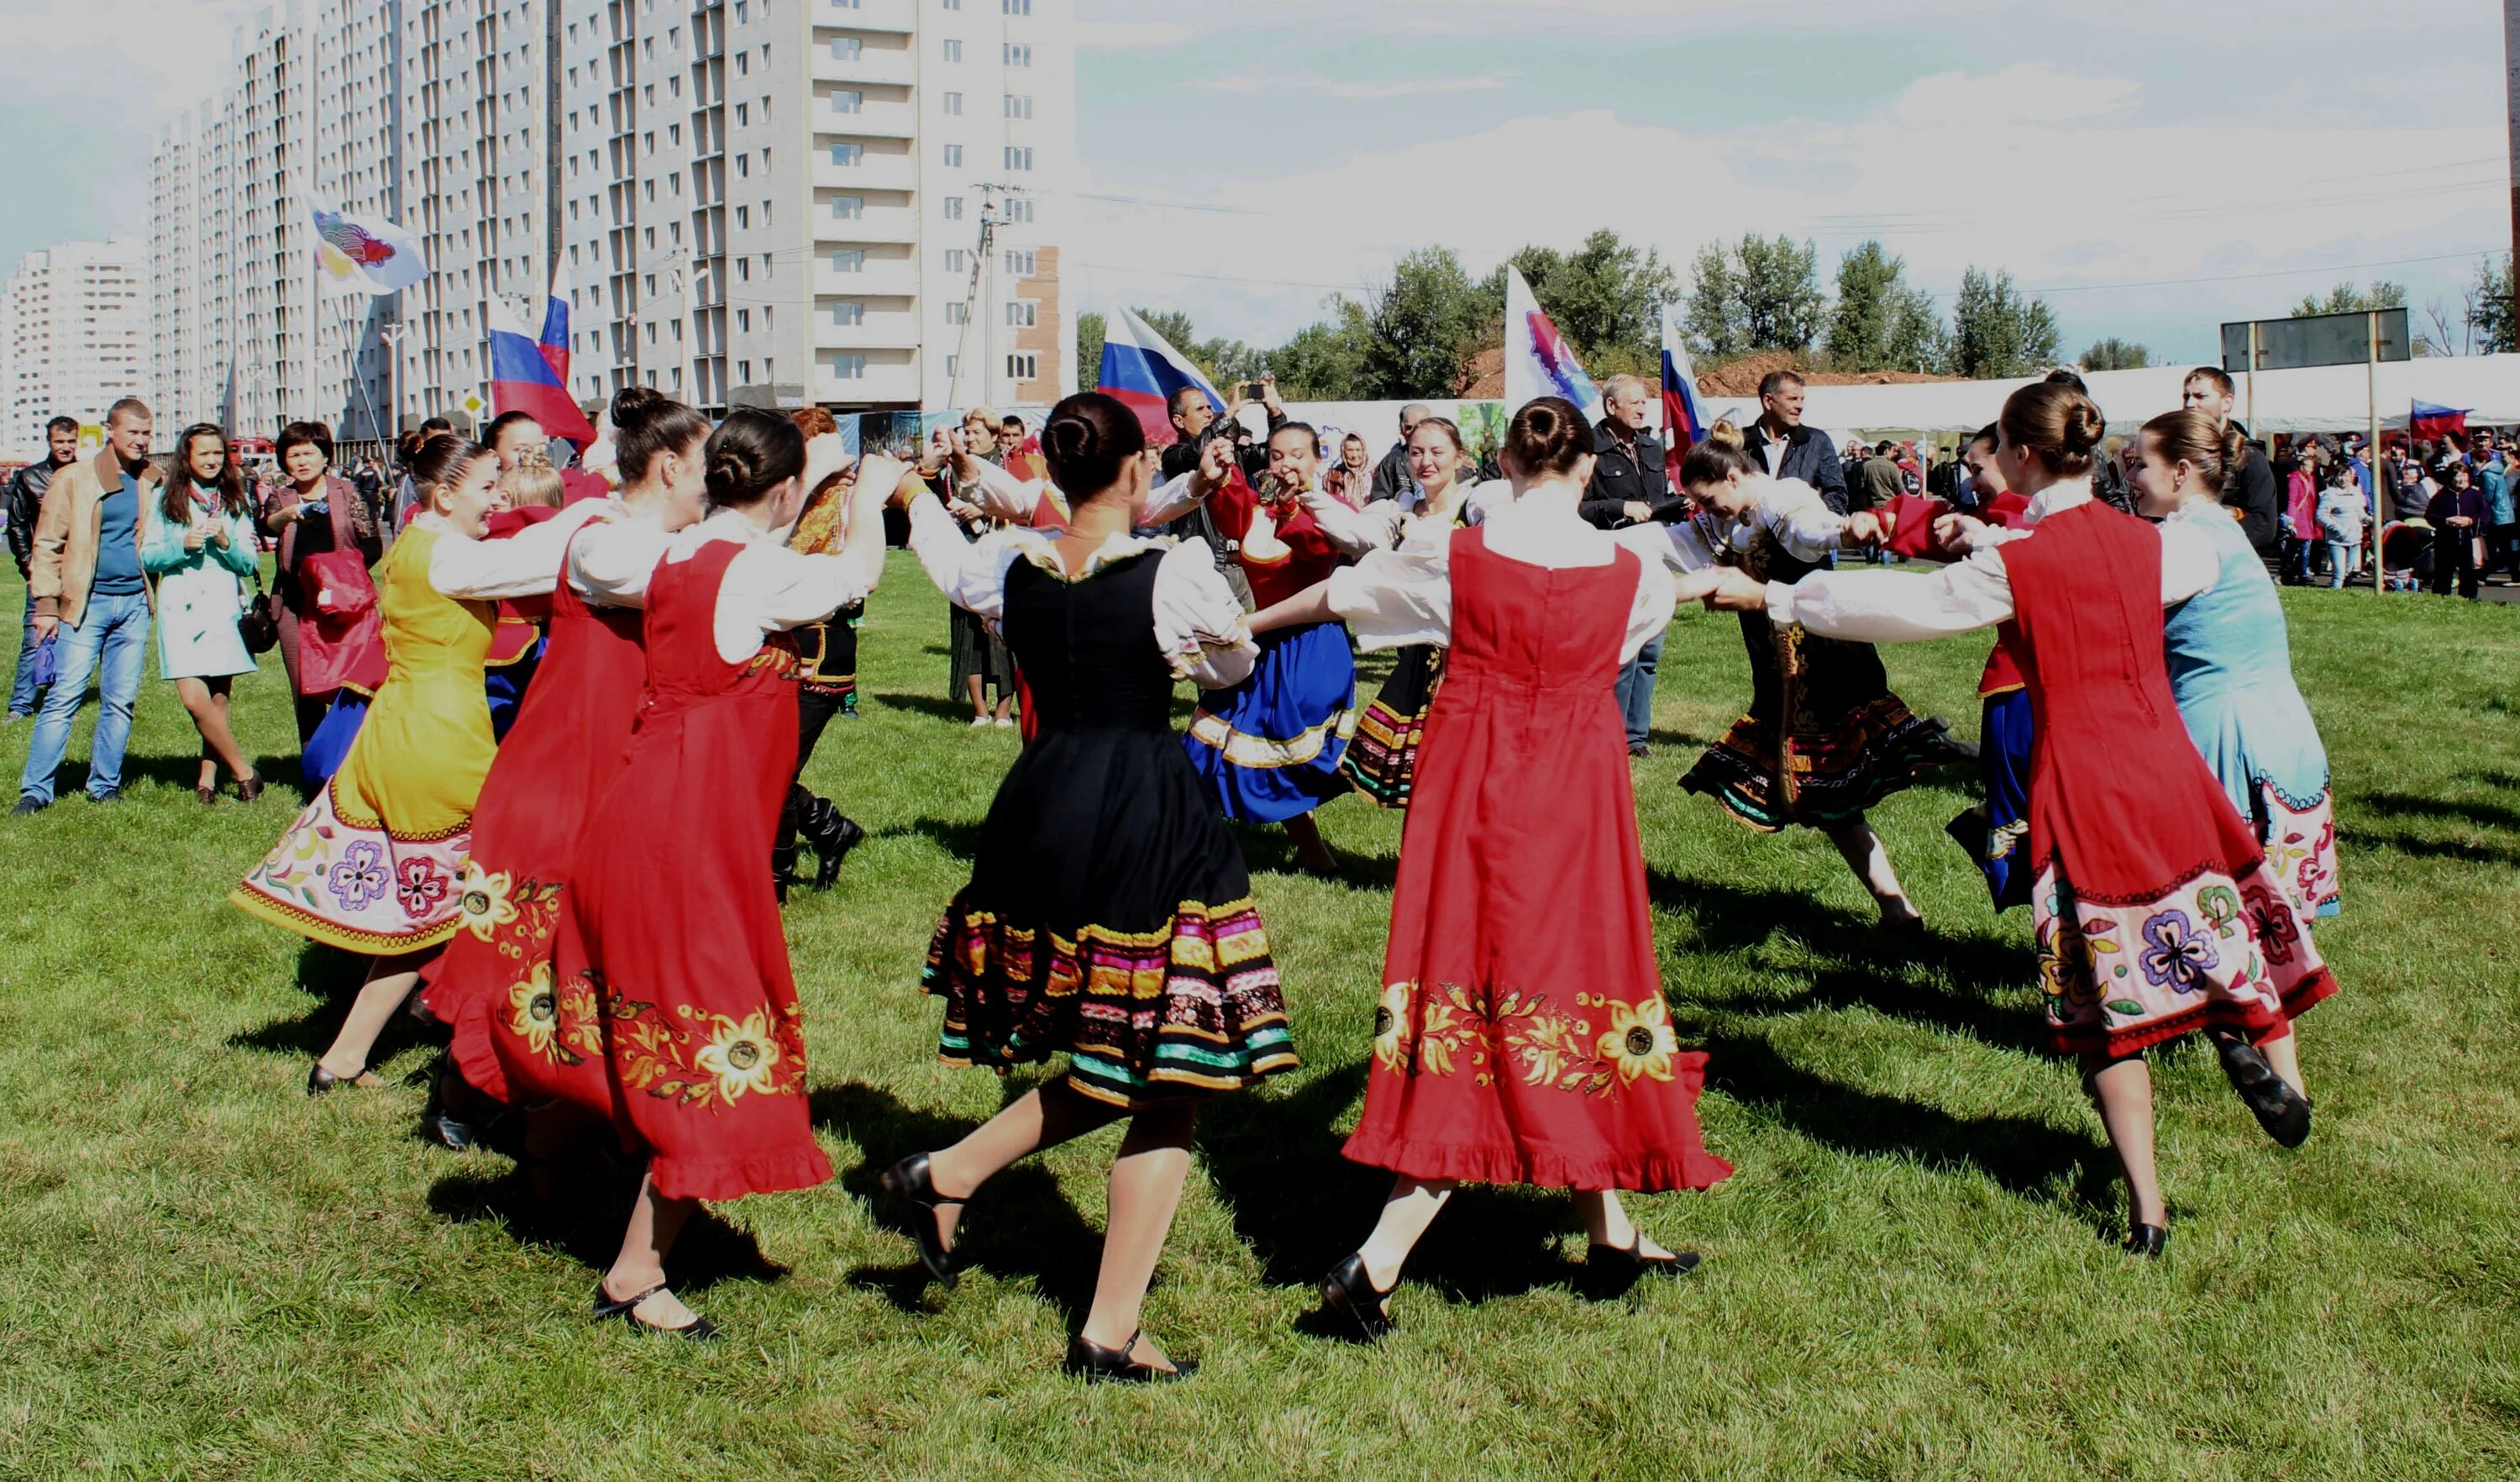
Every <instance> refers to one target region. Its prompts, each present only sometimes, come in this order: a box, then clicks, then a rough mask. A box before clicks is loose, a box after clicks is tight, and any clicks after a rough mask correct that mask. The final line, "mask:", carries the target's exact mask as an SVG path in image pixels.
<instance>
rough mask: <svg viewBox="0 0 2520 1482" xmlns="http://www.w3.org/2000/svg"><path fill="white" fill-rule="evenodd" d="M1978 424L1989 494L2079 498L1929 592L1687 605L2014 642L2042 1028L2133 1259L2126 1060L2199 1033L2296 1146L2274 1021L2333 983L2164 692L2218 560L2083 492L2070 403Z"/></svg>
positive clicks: (2140, 1100) (2016, 395)
mask: <svg viewBox="0 0 2520 1482" xmlns="http://www.w3.org/2000/svg"><path fill="white" fill-rule="evenodd" d="M1997 427H1998V428H1999V430H2000V432H2001V434H2002V437H2003V443H2002V446H2001V448H2000V449H1999V451H1998V453H1997V458H1998V459H1999V460H2000V462H2001V463H2002V466H2003V473H2004V478H2005V481H2006V482H2007V484H2008V485H2009V486H2010V487H2011V488H2012V489H2013V490H2014V491H2015V492H2018V493H2021V494H2024V495H2026V496H2029V497H2030V498H2031V500H2032V503H2033V505H2034V506H2037V505H2038V504H2039V502H2040V496H2041V495H2042V494H2043V493H2045V492H2047V491H2049V490H2051V489H2053V488H2054V487H2055V486H2057V485H2058V484H2060V483H2068V482H2071V483H2079V484H2080V494H2079V497H2073V496H2072V495H2070V493H2069V495H2068V497H2067V498H2066V499H2064V500H2062V501H2050V502H2049V506H2048V513H2047V514H2045V516H2043V517H2042V519H2041V520H2040V523H2039V527H2038V529H2037V531H2036V533H2035V534H2032V535H2030V536H2027V537H2025V538H2019V539H2014V540H2009V541H2005V542H2003V543H2000V544H1995V545H1992V546H1989V547H1987V548H1985V549H1981V550H1978V551H1975V552H1973V553H1972V554H1970V555H1969V557H1968V558H1967V559H1966V560H1965V561H1960V562H1958V564H1956V565H1953V566H1951V567H1948V568H1946V569H1945V570H1943V571H1942V572H1940V573H1938V574H1935V575H1932V576H1914V575H1907V574H1901V573H1892V572H1874V573H1858V572H1823V573H1815V574H1813V575H1810V576H1807V577H1805V578H1804V579H1803V580H1802V582H1800V583H1799V584H1788V583H1785V582H1779V581H1767V582H1762V581H1760V580H1758V579H1757V578H1756V577H1755V576H1753V575H1752V574H1751V573H1749V572H1747V571H1742V570H1737V569H1736V570H1734V571H1732V572H1728V573H1726V574H1725V576H1724V578H1723V584H1722V585H1721V586H1720V587H1719V588H1718V589H1717V590H1716V591H1715V592H1714V593H1712V594H1710V597H1709V601H1710V604H1711V605H1712V606H1718V607H1725V608H1731V609H1733V610H1739V611H1748V612H1765V613H1766V614H1767V615H1768V617H1769V619H1770V620H1771V621H1772V622H1774V623H1775V624H1776V625H1777V626H1778V627H1779V628H1788V627H1792V626H1795V625H1799V626H1801V627H1804V628H1807V629H1809V630H1810V631H1812V632H1814V633H1817V634H1821V635H1823V636H1827V637H1831V638H1840V639H1849V640H1859V641H1865V642H1893V643H1895V642H1909V641H1915V640H1922V639H1932V638H1940V637H1943V636H1946V635H1948V634H1954V633H1965V632H1971V631H1975V630H1977V629H1981V628H1986V627H1990V626H1993V625H1995V624H1998V623H2001V622H2003V621H2005V620H2007V619H2008V620H2010V621H2011V622H2012V623H2013V624H2014V625H2015V633H2016V635H2017V646H2016V653H2015V656H2016V658H2017V659H2018V660H2019V662H2020V666H2021V672H2022V676H2023V679H2024V680H2025V682H2026V683H2027V685H2028V689H2029V694H2030V701H2031V706H2032V709H2033V711H2034V712H2035V716H2036V731H2037V739H2036V741H2035V748H2036V749H2035V760H2034V763H2033V777H2034V779H2035V780H2034V783H2033V786H2032V787H2031V791H2030V853H2029V859H2028V861H2027V863H2028V865H2029V866H2030V867H2031V868H2032V869H2033V870H2034V871H2035V872H2036V876H2035V878H2036V884H2035V886H2034V888H2033V893H2032V898H2031V923H2032V926H2033V928H2034V931H2035V933H2036V936H2037V938H2038V943H2039V956H2040V976H2041V978H2042V979H2043V981H2044V986H2045V987H2046V989H2047V1000H2048V1007H2047V1020H2048V1034H2049V1038H2050V1040H2051V1042H2052V1043H2053V1044H2054V1046H2055V1047H2056V1048H2057V1049H2058V1050H2059V1051H2061V1052H2064V1053H2068V1054H2073V1055H2079V1056H2081V1057H2082V1060H2083V1065H2084V1071H2085V1075H2086V1077H2087V1080H2088V1083H2089V1085H2090V1087H2091V1090H2092V1093H2093V1099H2094V1100H2096V1101H2097V1102H2098V1105H2099V1110H2100V1118H2101V1121H2102V1123H2103V1124H2104V1125H2105V1126H2106V1128H2107V1130H2108V1135H2109V1141H2110V1143H2111V1145H2114V1146H2115V1147H2116V1149H2117V1152H2118V1157H2119V1160H2120V1162H2121V1164H2122V1166H2123V1168H2124V1170H2125V1173H2126V1179H2127V1186H2128V1191H2129V1194H2130V1202H2131V1209H2130V1219H2129V1225H2130V1229H2129V1232H2128V1235H2127V1238H2126V1248H2127V1249H2128V1250H2129V1251H2130V1252H2132V1253H2134V1254H2137V1255H2144V1256H2154V1255H2159V1254H2160V1253H2161V1249H2162V1243H2163V1241H2164V1240H2165V1239H2166V1238H2167V1236H2168V1233H2169V1232H2168V1220H2169V1216H2168V1212H2167V1209H2168V1206H2167V1205H2165V1204H2164V1203H2163V1200H2162V1194H2161V1184H2160V1178H2159V1175H2158V1172H2157V1170H2156V1167H2155V1160H2154V1155H2153V1126H2152V1081H2151V1075H2150V1071H2149V1070H2148V1069H2147V1067H2146V1065H2145V1063H2144V1060H2143V1055H2142V1052H2143V1051H2145V1050H2146V1049H2148V1048H2150V1047H2152V1046H2155V1045H2160V1044H2163V1043H2166V1042H2168V1041H2170V1040H2172V1039H2176V1038H2178V1037H2180V1036H2182V1035H2185V1034H2189V1033H2194V1032H2197V1031H2200V1030H2201V1031H2204V1032H2205V1033H2207V1034H2208V1035H2209V1036H2211V1037H2212V1038H2213V1039H2214V1041H2215V1043H2216V1046H2217V1048H2218V1050H2219V1052H2220V1054H2221V1056H2222V1060H2223V1066H2224V1070H2225V1073H2226V1074H2227V1075H2228V1077H2229V1078H2230V1080H2231V1083H2232V1086H2233V1088H2234V1089H2235V1090H2236V1091H2238V1092H2239V1094H2240V1097H2241V1099H2242V1100H2243V1101H2244V1102H2245V1103H2246V1104H2247V1105H2248V1106H2249V1108H2250V1110H2251V1111H2252V1112H2253V1113H2255V1114H2256V1116H2257V1117H2258V1120H2259V1122H2260V1124H2261V1125H2262V1126H2264V1127H2265V1128H2266V1130H2267V1132H2268V1134H2269V1135H2270V1136H2272V1137H2273V1138H2274V1139H2275V1140H2276V1141H2277V1142H2279V1143H2282V1144H2284V1145H2287V1146H2290V1145H2297V1144H2298V1143H2300V1142H2301V1141H2302V1140H2303V1139H2305V1138H2307V1137H2308V1136H2309V1134H2310V1111H2311V1107H2310V1101H2309V1100H2308V1099H2307V1098H2306V1097H2305V1096H2304V1095H2303V1094H2302V1091H2301V1084H2302V1083H2301V1067H2300V1064H2299V1060H2298V1055H2297V1053H2296V1050H2295V1045H2294V1035H2293V1030H2292V1021H2293V1019H2294V1018H2295V1017H2297V1016H2298V1015H2299V1014H2300V1013H2301V1012H2302V1011H2303V1010H2307V1009H2309V1008H2310V1007H2311V1006H2312V1005H2314V1004H2316V1003H2318V1001H2320V1000H2321V999H2324V998H2326V997H2328V996H2329V995H2330V994H2332V993H2334V992H2335V991H2336V981H2335V978H2334V976H2333V975H2332V974H2331V973H2330V972H2329V971H2328V969H2327V967H2326V966H2324V965H2323V964H2322V963H2321V962H2320V960H2319V956H2318V950H2317V948H2315V947H2314V946H2313V945H2312V943H2311V940H2310V937H2309V935H2308V933H2306V932H2305V931H2303V930H2302V928H2301V922H2300V919H2299V917H2298V916H2297V915H2296V914H2295V912H2294V910H2293V908H2292V905H2291V903H2290V901H2289V900H2287V898H2286V896H2285V893H2284V888H2283V885H2282V882H2280V881H2279V880H2277V879H2276V878H2275V877H2274V875H2273V872H2272V871H2271V870H2269V869H2268V868H2267V857H2266V852H2265V850H2264V849H2263V848H2262V847H2261V846H2260V844H2259V841H2258V837H2257V834H2256V831H2254V830H2253V829H2252V828H2251V827H2250V826H2249V824H2248V822H2247V821H2246V820H2244V819H2243V818H2242V817H2241V816H2240V814H2239V812H2238V811H2237V810H2236V809H2235V808H2234V807H2233V806H2232V804H2231V799H2230V797H2229V796H2228V793H2227V792H2226V791H2225V790H2224V786H2223V784H2222V782H2221V780H2220V779H2218V778H2217V777H2216V776H2215V775H2214V773H2213V771H2212V770H2211V769H2210V768H2208V767H2207V766H2206V765H2205V763H2204V761H2203V760H2202V759H2201V758H2200V757H2199V755H2198V754H2197V750H2196V746H2195V744H2194V743H2193V742H2192V741H2190V740H2189V739H2188V735H2187V731H2186V728H2185V726H2184V725H2183V724H2182V722H2181V719H2180V714H2179V708H2178V704H2177V702H2176V700H2175V699H2174V698H2173V696H2172V694H2171V688H2170V678H2169V673H2168V670H2167V667H2166V665H2165V662H2164V658H2163V641H2162V615H2161V614H2162V609H2163V608H2164V607H2165V606H2176V605H2177V604H2180V603H2183V602H2186V601H2188V600H2189V599H2191V598H2194V597H2196V596H2197V595H2199V594H2200V593H2204V592H2208V591H2211V590H2212V589H2213V588H2214V586H2215V584H2216V583H2217V581H2218V580H2219V579H2220V577H2221V571H2222V566H2223V561H2222V555H2221V553H2220V551H2219V550H2218V549H2217V547H2216V545H2215V544H2214V542H2213V540H2212V539H2211V538H2210V537H2208V536H2207V535H2206V534H2205V533H2204V531H2203V530H2202V529H2200V528H2198V527H2197V526H2196V525H2195V524H2194V523H2192V522H2190V521H2186V520H2178V521H2172V522H2169V523H2166V524H2164V525H2162V526H2160V527H2159V528H2158V529H2155V528H2151V527H2148V526H2146V525H2145V524H2144V523H2143V522H2142V521H2140V520H2138V519H2135V518H2133V517H2131V516H2126V515H2123V514H2121V513H2119V512H2118V511H2116V510H2113V509H2110V508H2109V507H2108V506H2107V505H2104V504H2100V503H2097V502H2096V501H2093V499H2092V498H2091V497H2090V485H2089V482H2088V475H2089V473H2090V470H2091V465H2092V455H2093V450H2094V449H2095V448H2096V447H2097V446H2098V443H2099V440H2100V434H2101V430H2102V422H2101V417H2100V412H2099V408H2097V407H2096V406H2094V405H2093V403H2092V401H2091V399H2090V398H2089V397H2087V396H2085V395H2084V394H2083V393H2082V392H2080V391H2077V390H2075V389H2074V388H2072V387H2071V386H2064V385H2056V384H2035V385H2029V386H2024V387H2022V388H2021V389H2020V390H2017V391H2015V392H2013V394H2012V395H2011V397H2010V398H2008V399H2007V400H2006V401H2005V402H2004V405H2003V415H2002V417H2001V418H1999V419H1998V421H1997ZM1689 456H1690V458H1691V459H1692V460H1694V459H1695V458H1696V457H1697V451H1696V450H1691V452H1690V455H1689ZM2058 503H2062V504H2063V505H2064V508H2061V509H2059V508H2056V507H2055V506H2056V505H2057V504H2058Z"/></svg>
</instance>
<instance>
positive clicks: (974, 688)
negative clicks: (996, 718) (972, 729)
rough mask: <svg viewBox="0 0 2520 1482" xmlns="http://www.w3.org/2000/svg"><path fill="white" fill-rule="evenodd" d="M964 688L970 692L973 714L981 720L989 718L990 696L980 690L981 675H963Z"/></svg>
mask: <svg viewBox="0 0 2520 1482" xmlns="http://www.w3.org/2000/svg"><path fill="white" fill-rule="evenodd" d="M963 688H964V689H966V690H967V691H968V692H969V693H970V696H971V714H972V716H973V717H974V718H976V719H979V720H987V719H988V718H989V701H988V697H987V696H984V695H983V694H981V692H980V676H978V675H976V674H967V675H965V676H963Z"/></svg>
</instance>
